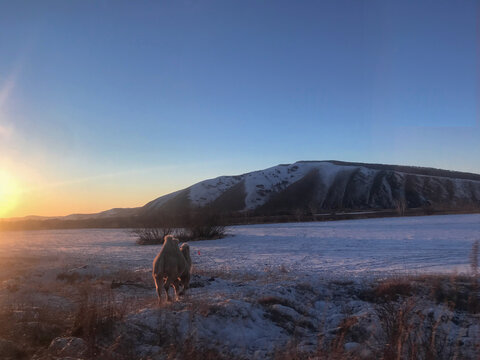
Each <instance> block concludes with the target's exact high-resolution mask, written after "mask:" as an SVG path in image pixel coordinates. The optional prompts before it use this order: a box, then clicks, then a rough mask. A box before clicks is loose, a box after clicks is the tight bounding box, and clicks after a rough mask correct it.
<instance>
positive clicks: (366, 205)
mask: <svg viewBox="0 0 480 360" xmlns="http://www.w3.org/2000/svg"><path fill="white" fill-rule="evenodd" d="M400 205H401V206H404V207H406V208H418V207H443V208H449V209H464V208H466V207H478V206H480V175H478V174H471V173H463V172H456V171H448V170H440V169H433V168H422V167H412V166H398V165H383V164H362V163H347V162H341V161H299V162H296V163H294V164H285V165H278V166H274V167H271V168H268V169H265V170H260V171H254V172H250V173H246V174H243V175H237V176H220V177H218V178H215V179H210V180H205V181H202V182H199V183H197V184H195V185H192V186H191V187H189V188H187V189H184V190H181V191H178V192H176V193H172V194H168V195H165V196H162V197H159V198H158V199H155V200H153V201H151V202H149V203H148V204H146V205H145V206H143V208H140V210H139V211H140V212H141V213H149V212H155V211H159V210H163V211H173V212H175V211H177V212H178V211H188V210H189V209H198V208H204V207H208V208H209V209H210V210H211V211H214V212H220V213H222V212H227V213H232V212H249V213H252V214H258V215H268V214H288V213H293V212H296V211H299V210H300V211H304V212H307V213H308V212H311V213H315V212H322V211H330V210H345V209H351V210H372V209H374V210H375V209H376V210H378V209H394V208H397V207H398V206H400Z"/></svg>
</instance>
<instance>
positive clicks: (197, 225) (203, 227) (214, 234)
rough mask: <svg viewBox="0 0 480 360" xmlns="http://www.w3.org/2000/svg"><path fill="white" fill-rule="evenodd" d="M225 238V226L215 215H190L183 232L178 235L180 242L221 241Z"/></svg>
mask: <svg viewBox="0 0 480 360" xmlns="http://www.w3.org/2000/svg"><path fill="white" fill-rule="evenodd" d="M224 236H225V226H224V225H223V224H222V222H221V219H220V217H219V216H218V215H216V214H209V213H207V214H195V215H191V216H190V217H189V218H188V220H187V224H186V226H185V228H184V230H183V232H181V233H179V234H178V238H179V239H180V240H181V241H192V240H211V239H221V238H223V237H224Z"/></svg>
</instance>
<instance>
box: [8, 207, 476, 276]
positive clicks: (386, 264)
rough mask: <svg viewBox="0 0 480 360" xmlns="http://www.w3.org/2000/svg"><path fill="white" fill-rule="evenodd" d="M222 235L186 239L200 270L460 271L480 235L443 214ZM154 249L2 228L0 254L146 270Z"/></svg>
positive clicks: (86, 234) (128, 239)
mask: <svg viewBox="0 0 480 360" xmlns="http://www.w3.org/2000/svg"><path fill="white" fill-rule="evenodd" d="M228 234H229V236H228V237H226V238H225V239H221V240H211V241H200V242H193V243H191V252H192V258H193V263H194V264H195V266H196V267H201V268H202V269H204V270H209V269H211V270H216V269H218V268H219V267H221V268H222V269H223V270H225V271H231V272H259V273H262V272H265V270H266V269H273V268H278V267H282V268H283V269H286V270H288V271H295V272H302V273H311V274H312V273H316V274H317V273H318V274H322V275H332V276H338V275H342V276H347V277H348V276H358V275H362V274H372V273H373V274H382V273H389V272H396V273H398V272H400V273H405V272H412V271H413V272H455V271H456V272H465V271H468V270H469V254H470V251H471V248H472V244H473V242H474V241H475V240H478V239H480V215H478V214H475V215H445V216H423V217H404V218H383V219H366V220H346V221H333V222H309V223H288V224H267V225H247V226H234V227H230V228H228ZM158 251H159V247H158V246H137V245H135V238H134V236H133V235H132V234H131V232H130V231H128V230H105V229H98V230H97V229H93V230H88V229H87V230H47V231H26V232H0V256H2V257H3V256H15V255H22V256H48V257H55V258H58V259H64V260H65V261H67V262H68V261H75V263H81V262H83V261H88V262H89V263H92V262H95V263H98V264H101V265H110V266H114V267H125V266H127V267H129V268H135V269H139V268H149V267H150V266H151V263H152V260H153V258H154V257H155V255H156V254H157V252H158Z"/></svg>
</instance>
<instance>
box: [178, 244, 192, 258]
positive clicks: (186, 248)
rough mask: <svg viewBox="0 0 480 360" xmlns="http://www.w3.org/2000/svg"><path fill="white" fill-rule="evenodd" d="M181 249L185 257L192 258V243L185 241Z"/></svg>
mask: <svg viewBox="0 0 480 360" xmlns="http://www.w3.org/2000/svg"><path fill="white" fill-rule="evenodd" d="M180 251H181V252H182V254H183V256H184V257H185V259H187V260H190V245H188V244H187V243H183V244H182V246H180Z"/></svg>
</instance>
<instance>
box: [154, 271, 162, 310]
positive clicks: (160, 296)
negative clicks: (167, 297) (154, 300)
mask: <svg viewBox="0 0 480 360" xmlns="http://www.w3.org/2000/svg"><path fill="white" fill-rule="evenodd" d="M158 279H160V278H158V277H157V276H155V275H153V280H154V281H155V289H156V290H157V296H158V302H159V303H161V302H162V294H161V292H160V287H159V286H158V285H159V284H158V282H159V281H158Z"/></svg>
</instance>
